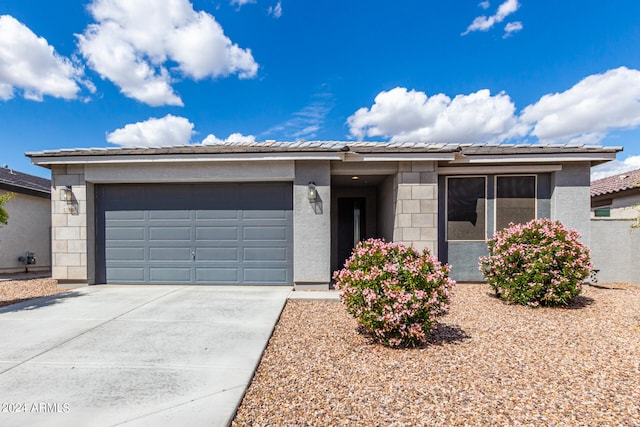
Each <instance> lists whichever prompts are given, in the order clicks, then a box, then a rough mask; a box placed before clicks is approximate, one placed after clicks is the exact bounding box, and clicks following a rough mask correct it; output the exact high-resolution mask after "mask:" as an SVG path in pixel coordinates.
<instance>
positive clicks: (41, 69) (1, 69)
mask: <svg viewBox="0 0 640 427" xmlns="http://www.w3.org/2000/svg"><path fill="white" fill-rule="evenodd" d="M0 34H2V36H1V37H0V99H1V100H8V99H11V98H13V97H14V96H15V93H16V89H18V90H21V91H22V95H23V96H24V97H25V98H26V99H31V100H34V101H42V98H43V96H45V95H49V96H53V97H56V98H64V99H76V98H77V97H78V92H80V86H79V85H78V82H80V83H82V84H83V85H85V86H87V87H88V88H89V90H91V89H92V88H93V87H92V86H91V85H90V84H88V83H84V82H82V76H83V70H82V67H80V66H77V65H74V64H73V63H72V62H71V61H70V60H69V59H67V58H64V57H62V56H60V55H58V54H57V53H56V52H55V50H54V48H53V47H52V46H51V45H49V43H48V42H47V40H46V39H44V38H43V37H38V36H37V35H36V34H34V33H33V32H32V31H31V30H30V29H29V28H28V27H26V26H25V25H24V24H22V23H21V22H19V21H18V20H16V19H15V18H14V17H12V16H10V15H0Z"/></svg>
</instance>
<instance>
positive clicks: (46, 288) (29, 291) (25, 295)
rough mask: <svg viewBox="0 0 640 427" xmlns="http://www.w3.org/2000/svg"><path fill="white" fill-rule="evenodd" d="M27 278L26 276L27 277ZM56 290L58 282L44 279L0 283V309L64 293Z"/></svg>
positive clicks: (61, 290)
mask: <svg viewBox="0 0 640 427" xmlns="http://www.w3.org/2000/svg"><path fill="white" fill-rule="evenodd" d="M27 277H28V276H27ZM64 291H65V290H64V289H58V281H57V280H54V279H51V278H48V277H45V278H40V279H24V280H3V281H0V307H3V306H5V305H10V304H16V303H19V302H22V301H26V300H29V299H32V298H40V297H46V296H48V295H53V294H57V293H60V292H64Z"/></svg>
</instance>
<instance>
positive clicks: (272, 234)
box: [242, 225, 287, 242]
mask: <svg viewBox="0 0 640 427" xmlns="http://www.w3.org/2000/svg"><path fill="white" fill-rule="evenodd" d="M242 232H243V237H244V240H254V241H265V240H270V241H280V242H286V241H287V227H286V226H285V225H275V226H274V225H266V226H263V227H257V226H248V227H247V226H245V227H243V229H242Z"/></svg>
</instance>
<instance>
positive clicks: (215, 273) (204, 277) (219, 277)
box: [196, 267, 240, 285]
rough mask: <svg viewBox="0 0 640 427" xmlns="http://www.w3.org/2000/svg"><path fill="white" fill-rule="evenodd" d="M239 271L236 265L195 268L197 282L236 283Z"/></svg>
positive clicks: (238, 281)
mask: <svg viewBox="0 0 640 427" xmlns="http://www.w3.org/2000/svg"><path fill="white" fill-rule="evenodd" d="M239 279H240V277H239V271H238V268H236V267H219V268H215V267H207V268H198V269H197V270H196V281H197V282H199V283H215V284H231V285H234V284H237V283H240V280H239Z"/></svg>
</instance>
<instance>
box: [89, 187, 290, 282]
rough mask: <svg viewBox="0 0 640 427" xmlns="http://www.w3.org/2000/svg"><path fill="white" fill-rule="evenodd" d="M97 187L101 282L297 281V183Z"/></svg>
mask: <svg viewBox="0 0 640 427" xmlns="http://www.w3.org/2000/svg"><path fill="white" fill-rule="evenodd" d="M95 190H96V198H97V204H96V229H97V235H96V243H97V246H98V248H97V253H96V259H97V266H96V267H97V268H96V270H97V279H98V281H99V283H151V284H153V283H157V284H164V283H167V284H169V283H171V284H194V283H197V284H275V285H289V284H291V283H292V282H293V242H292V236H293V233H292V230H293V212H292V209H293V191H292V185H291V183H259V184H247V183H241V184H240V183H236V184H218V183H216V184H162V185H159V184H158V185H156V184H122V185H121V184H108V185H99V184H98V185H96V187H95ZM194 255H195V256H194Z"/></svg>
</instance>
